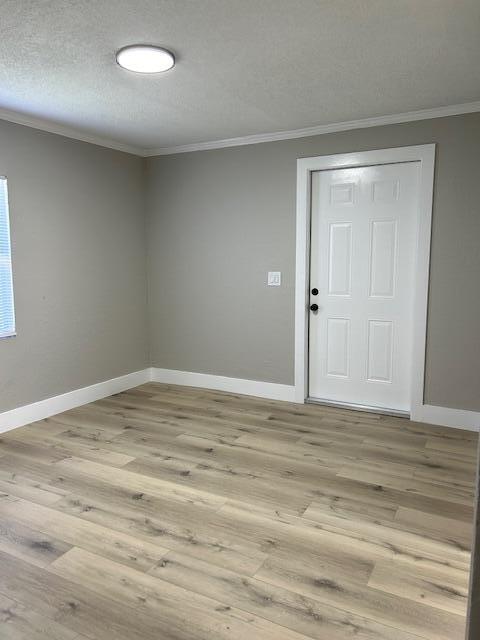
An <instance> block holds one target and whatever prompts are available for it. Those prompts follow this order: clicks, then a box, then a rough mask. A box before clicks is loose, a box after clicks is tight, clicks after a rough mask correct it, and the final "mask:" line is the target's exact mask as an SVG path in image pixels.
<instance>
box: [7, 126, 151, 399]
mask: <svg viewBox="0 0 480 640" xmlns="http://www.w3.org/2000/svg"><path fill="white" fill-rule="evenodd" d="M0 175H6V176H7V177H8V188H9V196H10V218H11V231H12V251H13V277H14V289H15V306H16V317H17V332H18V336H17V337H16V338H8V339H2V340H0V411H5V410H8V409H11V408H14V407H17V406H21V405H25V404H28V403H30V402H35V401H37V400H40V399H43V398H47V397H51V396H54V395H57V394H61V393H64V392H66V391H71V390H72V389H78V388H79V387H83V386H86V385H91V384H94V383H96V382H100V381H103V380H106V379H109V378H113V377H116V376H120V375H123V374H125V373H129V372H132V371H137V370H139V369H142V368H144V367H145V366H146V363H147V350H146V335H145V334H146V305H145V301H146V285H145V229H144V215H143V213H144V182H143V178H144V176H143V161H142V160H141V159H140V158H137V157H135V156H130V155H127V154H124V153H120V152H116V151H111V150H108V149H103V148H101V147H96V146H94V145H89V144H85V143H82V142H77V141H73V140H69V139H68V138H63V137H61V136H57V135H52V134H48V133H44V132H40V131H36V130H35V129H30V128H27V127H22V126H19V125H14V124H10V123H7V122H3V121H2V122H0Z"/></svg>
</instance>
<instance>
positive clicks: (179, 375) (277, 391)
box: [151, 367, 295, 402]
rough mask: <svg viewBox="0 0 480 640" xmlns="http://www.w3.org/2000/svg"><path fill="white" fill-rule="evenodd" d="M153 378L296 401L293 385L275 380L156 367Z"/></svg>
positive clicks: (189, 385) (164, 381) (272, 398)
mask: <svg viewBox="0 0 480 640" xmlns="http://www.w3.org/2000/svg"><path fill="white" fill-rule="evenodd" d="M151 380H152V382H163V383H165V384H178V385H182V386H187V387H201V388H203V389H215V390H217V391H228V392H230V393H240V394H243V395H247V396H257V397H259V398H269V399H271V400H286V401H288V402H294V401H295V395H294V391H295V390H294V387H293V386H291V385H288V384H277V383H275V382H260V381H257V380H242V379H241V378H227V377H225V376H215V375H211V374H209V373H192V372H191V371H175V370H174V369H158V368H156V367H153V368H152V378H151Z"/></svg>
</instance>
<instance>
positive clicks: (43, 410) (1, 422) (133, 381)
mask: <svg viewBox="0 0 480 640" xmlns="http://www.w3.org/2000/svg"><path fill="white" fill-rule="evenodd" d="M150 379H151V370H150V369H143V370H142V371H135V372H134V373H128V374H127V375H125V376H120V377H119V378H112V379H111V380H105V381H104V382H99V383H97V384H92V385H91V386H89V387H83V388H82V389H75V391H69V392H68V393H62V395H60V396H54V397H53V398H46V399H45V400H40V401H39V402H34V403H32V404H27V405H25V406H23V407H18V408H17V409H11V410H10V411H4V412H3V413H0V433H3V432H5V431H10V430H11V429H16V428H17V427H21V426H23V425H25V424H30V422H36V421H37V420H43V419H44V418H48V417H50V416H53V415H56V414H57V413H62V412H63V411H68V410H69V409H74V408H75V407H80V406H81V405H83V404H87V403H89V402H94V401H95V400H100V399H101V398H106V397H107V396H111V395H112V394H113V393H120V392H121V391H126V390H127V389H131V388H132V387H138V385H140V384H144V383H145V382H150Z"/></svg>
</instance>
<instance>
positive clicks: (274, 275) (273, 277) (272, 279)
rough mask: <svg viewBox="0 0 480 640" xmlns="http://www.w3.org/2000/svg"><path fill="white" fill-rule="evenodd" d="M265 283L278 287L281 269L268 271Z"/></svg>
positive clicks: (280, 281)
mask: <svg viewBox="0 0 480 640" xmlns="http://www.w3.org/2000/svg"><path fill="white" fill-rule="evenodd" d="M267 284H268V286H269V287H279V286H280V285H281V284H282V272H281V271H269V272H268V278H267Z"/></svg>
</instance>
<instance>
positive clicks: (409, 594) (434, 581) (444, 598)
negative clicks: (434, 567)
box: [368, 562, 468, 616]
mask: <svg viewBox="0 0 480 640" xmlns="http://www.w3.org/2000/svg"><path fill="white" fill-rule="evenodd" d="M368 586H369V587H373V588H374V589H378V590H379V591H383V592H386V593H390V594H392V595H397V596H400V597H401V598H407V599H408V600H413V601H415V602H421V603H424V604H428V605H429V606H430V607H435V608H437V609H440V610H441V611H450V612H451V613H455V614H459V615H461V616H465V614H466V611H467V599H468V572H467V571H465V572H463V573H461V574H460V577H459V578H457V576H456V575H455V574H454V572H450V573H449V575H448V577H447V576H446V575H445V572H443V573H440V574H437V573H436V572H435V571H431V572H416V571H415V572H414V571H405V570H403V569H402V568H400V567H398V566H397V565H395V564H394V563H381V562H380V563H378V564H376V565H375V568H374V570H373V572H372V575H371V576H370V580H369V581H368Z"/></svg>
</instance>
